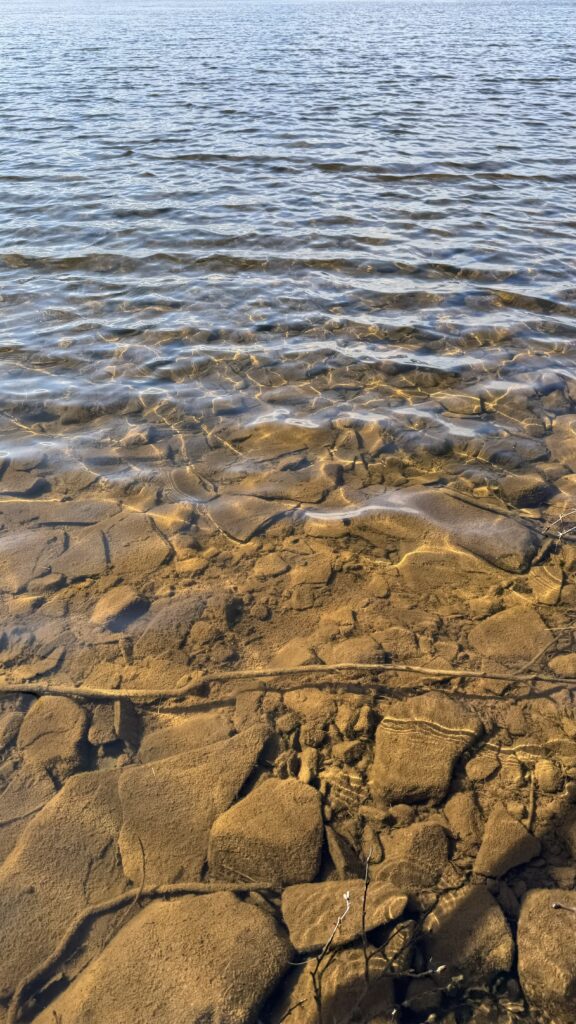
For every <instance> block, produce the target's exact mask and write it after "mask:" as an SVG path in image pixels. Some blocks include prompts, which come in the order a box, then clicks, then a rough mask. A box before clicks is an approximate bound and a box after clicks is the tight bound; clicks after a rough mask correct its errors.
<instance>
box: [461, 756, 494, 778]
mask: <svg viewBox="0 0 576 1024" xmlns="http://www.w3.org/2000/svg"><path fill="white" fill-rule="evenodd" d="M499 768H500V761H499V760H498V757H497V756H496V754H495V753H494V751H492V750H482V751H480V753H479V754H477V755H476V757H473V758H471V759H470V761H468V762H467V764H466V775H467V776H468V778H469V779H470V781H471V782H483V781H484V779H489V778H490V776H491V775H494V774H495V773H496V772H497V771H498V769H499Z"/></svg>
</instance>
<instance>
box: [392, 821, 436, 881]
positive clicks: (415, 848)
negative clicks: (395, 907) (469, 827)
mask: <svg viewBox="0 0 576 1024" xmlns="http://www.w3.org/2000/svg"><path fill="white" fill-rule="evenodd" d="M384 851H385V854H386V856H385V859H384V862H383V863H382V864H381V865H380V867H379V868H378V877H379V878H382V879H388V880H389V881H390V882H391V883H392V884H393V885H396V886H398V887H399V888H400V889H404V891H405V892H409V893H412V892H415V893H418V892H419V890H420V889H421V888H427V887H428V886H432V885H434V884H435V883H436V882H437V881H438V879H439V878H440V876H441V874H442V872H443V871H444V869H445V867H446V865H447V863H448V840H447V838H446V833H445V831H444V829H443V828H441V826H440V825H436V824H429V823H427V822H425V821H424V822H416V823H415V824H414V825H408V827H407V828H396V829H394V831H393V832H391V833H390V835H388V836H386V838H385V840H384Z"/></svg>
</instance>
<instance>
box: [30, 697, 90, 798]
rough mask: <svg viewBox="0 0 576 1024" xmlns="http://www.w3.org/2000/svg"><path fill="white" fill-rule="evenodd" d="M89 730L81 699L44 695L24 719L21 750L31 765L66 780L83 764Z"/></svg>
mask: <svg viewBox="0 0 576 1024" xmlns="http://www.w3.org/2000/svg"><path fill="white" fill-rule="evenodd" d="M87 729H88V716H87V714H86V711H85V709H84V708H83V707H82V705H81V704H79V703H78V702H77V701H74V700H69V699H68V698H67V697H40V699H39V700H37V701H36V703H35V704H33V705H32V707H31V708H30V710H29V711H28V713H27V715H26V717H25V719H24V721H23V722H22V725H21V727H20V732H19V735H18V749H19V751H20V753H21V754H22V756H23V758H24V761H25V762H26V763H27V764H29V765H35V766H36V767H38V768H44V769H45V770H46V771H47V772H49V773H51V774H53V775H54V776H55V777H56V778H57V779H59V780H62V779H65V778H66V777H67V776H68V775H71V774H72V773H73V772H76V771H79V769H80V768H81V767H82V764H83V762H84V756H85V742H84V741H85V737H86V732H87Z"/></svg>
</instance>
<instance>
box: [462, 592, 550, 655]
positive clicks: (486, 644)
mask: <svg viewBox="0 0 576 1024" xmlns="http://www.w3.org/2000/svg"><path fill="white" fill-rule="evenodd" d="M468 640H469V642H470V644H471V645H472V647H473V648H474V649H475V650H476V651H478V653H479V654H481V655H482V657H484V658H488V659H491V660H493V661H496V662H502V663H504V664H507V663H515V664H518V663H520V664H522V663H525V662H528V661H530V659H531V658H535V657H536V655H537V654H539V653H540V651H542V650H543V649H544V647H546V645H547V644H548V643H550V641H551V640H552V634H551V632H550V630H549V629H548V627H547V626H546V625H545V624H544V622H543V621H542V619H541V618H540V616H539V615H538V612H535V611H534V609H533V608H530V607H524V606H523V605H514V606H513V607H512V608H507V609H506V610H505V611H503V612H497V613H496V615H491V616H490V618H488V619H484V621H483V622H479V623H478V625H476V626H474V627H473V628H472V629H471V630H470V633H469V634H468Z"/></svg>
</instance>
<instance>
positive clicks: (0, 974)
mask: <svg viewBox="0 0 576 1024" xmlns="http://www.w3.org/2000/svg"><path fill="white" fill-rule="evenodd" d="M54 699H56V698H54ZM58 699H62V698H58ZM118 776H119V773H118V772H117V771H109V772H89V773H86V774H81V775H76V776H74V777H73V778H70V779H68V780H67V781H66V782H65V784H64V786H63V787H62V789H61V790H60V792H59V793H57V794H56V796H54V797H53V799H52V800H50V801H49V803H47V804H46V806H45V807H44V808H43V810H41V811H39V813H38V814H37V815H36V817H35V818H33V819H32V820H31V821H30V823H29V824H28V825H27V826H26V828H25V829H24V831H23V833H22V835H21V837H20V839H19V841H18V843H17V845H16V847H15V848H14V850H13V851H12V853H11V854H10V855H9V856H8V858H7V859H6V860H5V861H4V863H3V864H2V866H1V867H0V947H1V948H2V956H1V957H0V998H5V997H6V995H7V994H8V993H10V992H11V991H13V989H14V987H15V986H16V985H17V984H18V983H19V982H20V980H21V979H22V978H23V977H25V976H26V975H27V974H28V973H29V972H30V971H31V970H32V968H33V967H35V966H36V965H37V964H39V963H40V962H41V961H42V960H43V959H44V958H45V957H46V956H47V955H48V953H50V952H52V950H53V949H54V948H55V946H56V944H57V943H58V942H59V941H60V939H61V937H62V935H63V934H64V932H65V931H66V929H67V928H68V926H69V924H70V921H72V920H73V918H74V917H75V916H76V915H77V914H78V913H79V912H80V911H81V910H82V909H83V908H84V907H86V905H87V904H88V903H95V902H98V901H99V900H103V899H107V898H108V897H110V896H112V895H114V893H117V892H121V891H122V890H123V889H124V887H125V885H126V880H125V878H124V875H123V872H122V869H121V867H120V864H121V861H120V856H119V851H118V845H117V835H118V830H119V828H120V824H121V808H120V803H119V800H118Z"/></svg>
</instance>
